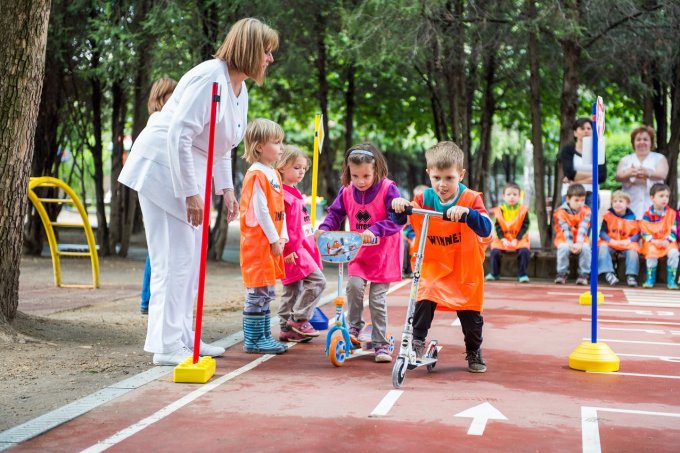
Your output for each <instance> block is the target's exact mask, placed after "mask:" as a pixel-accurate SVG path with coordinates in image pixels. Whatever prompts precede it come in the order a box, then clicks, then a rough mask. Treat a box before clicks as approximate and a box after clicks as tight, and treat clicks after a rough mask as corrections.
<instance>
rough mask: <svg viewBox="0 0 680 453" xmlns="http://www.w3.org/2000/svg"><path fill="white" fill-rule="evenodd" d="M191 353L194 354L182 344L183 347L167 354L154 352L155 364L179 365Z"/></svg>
mask: <svg viewBox="0 0 680 453" xmlns="http://www.w3.org/2000/svg"><path fill="white" fill-rule="evenodd" d="M191 355H192V352H191V350H190V349H189V348H187V347H186V346H182V347H181V348H179V349H178V350H176V351H173V352H168V353H165V354H154V355H153V364H154V365H173V366H177V365H179V364H180V363H182V362H183V361H184V360H185V359H186V358H187V357H190V356H191Z"/></svg>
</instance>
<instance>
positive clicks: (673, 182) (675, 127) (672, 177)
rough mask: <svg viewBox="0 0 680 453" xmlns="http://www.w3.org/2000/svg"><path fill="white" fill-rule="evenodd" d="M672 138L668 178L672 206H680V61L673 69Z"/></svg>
mask: <svg viewBox="0 0 680 453" xmlns="http://www.w3.org/2000/svg"><path fill="white" fill-rule="evenodd" d="M671 98H672V104H671V136H670V139H669V140H668V146H667V147H666V159H668V167H669V170H668V178H667V179H666V181H667V182H668V185H669V186H670V187H671V199H670V203H669V205H670V206H677V205H678V153H679V152H680V59H678V61H676V64H675V66H674V68H673V86H672V87H671Z"/></svg>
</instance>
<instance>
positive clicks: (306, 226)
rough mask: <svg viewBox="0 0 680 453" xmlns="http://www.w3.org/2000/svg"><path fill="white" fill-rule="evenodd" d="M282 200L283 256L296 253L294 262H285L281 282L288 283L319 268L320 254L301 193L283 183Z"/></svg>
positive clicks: (320, 266) (300, 278)
mask: <svg viewBox="0 0 680 453" xmlns="http://www.w3.org/2000/svg"><path fill="white" fill-rule="evenodd" d="M283 202H284V204H285V206H286V225H287V227H288V242H287V243H286V245H284V247H283V256H284V258H285V257H286V256H288V255H290V254H291V253H293V252H295V253H297V256H298V257H297V259H296V260H295V264H288V263H285V264H284V266H285V271H286V276H285V277H284V278H282V279H281V283H283V284H284V285H289V284H291V283H294V282H297V281H298V280H302V279H303V278H305V277H307V276H308V275H309V274H311V273H312V272H314V271H315V270H317V269H321V268H322V265H321V255H320V254H319V249H318V248H317V246H316V242H315V241H314V230H313V228H312V224H311V222H310V218H309V213H308V212H307V208H305V204H304V202H303V200H302V194H301V193H300V191H299V190H297V189H296V188H295V187H292V186H288V185H286V184H283Z"/></svg>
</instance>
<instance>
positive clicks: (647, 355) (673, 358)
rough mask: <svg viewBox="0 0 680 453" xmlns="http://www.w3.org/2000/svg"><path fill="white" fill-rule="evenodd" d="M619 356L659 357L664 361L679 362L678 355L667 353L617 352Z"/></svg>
mask: <svg viewBox="0 0 680 453" xmlns="http://www.w3.org/2000/svg"><path fill="white" fill-rule="evenodd" d="M617 355H619V356H621V357H643V358H646V359H659V360H661V361H664V362H680V357H673V356H669V355H655V354H617Z"/></svg>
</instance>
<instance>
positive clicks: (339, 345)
mask: <svg viewBox="0 0 680 453" xmlns="http://www.w3.org/2000/svg"><path fill="white" fill-rule="evenodd" d="M328 357H329V358H330V359H331V363H332V364H333V365H335V366H338V367H340V366H342V365H343V364H344V363H345V359H346V358H347V346H346V345H345V340H344V339H343V338H342V335H335V336H334V337H333V339H332V340H331V344H330V346H329V348H328Z"/></svg>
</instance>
